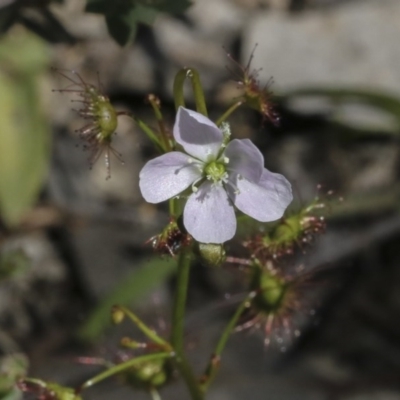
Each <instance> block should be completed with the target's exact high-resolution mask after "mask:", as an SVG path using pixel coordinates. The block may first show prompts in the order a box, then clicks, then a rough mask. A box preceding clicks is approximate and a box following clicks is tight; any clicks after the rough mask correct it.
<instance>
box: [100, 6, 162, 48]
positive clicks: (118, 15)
mask: <svg viewBox="0 0 400 400" xmlns="http://www.w3.org/2000/svg"><path fill="white" fill-rule="evenodd" d="M156 15H157V10H155V9H154V8H150V7H143V6H141V5H137V6H134V7H132V8H131V9H129V10H123V9H121V10H120V11H119V12H117V11H115V10H114V11H113V12H112V13H107V14H106V22H107V27H108V30H109V32H110V35H111V36H112V37H113V38H114V39H115V41H116V42H117V43H118V44H119V45H121V46H124V45H126V44H127V43H129V42H132V41H133V39H134V38H135V35H136V31H137V25H138V23H145V24H151V23H153V21H154V19H155V17H156Z"/></svg>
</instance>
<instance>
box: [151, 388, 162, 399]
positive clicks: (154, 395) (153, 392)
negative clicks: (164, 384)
mask: <svg viewBox="0 0 400 400" xmlns="http://www.w3.org/2000/svg"><path fill="white" fill-rule="evenodd" d="M150 395H151V398H152V400H161V396H160V393H158V390H156V389H154V388H152V389H150Z"/></svg>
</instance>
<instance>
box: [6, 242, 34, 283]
mask: <svg viewBox="0 0 400 400" xmlns="http://www.w3.org/2000/svg"><path fill="white" fill-rule="evenodd" d="M30 265H31V260H30V259H29V257H28V256H27V255H26V253H25V252H24V251H23V250H22V249H15V250H8V251H4V252H3V253H0V282H1V281H2V280H4V279H8V278H12V277H14V276H18V275H21V274H23V273H24V272H26V271H27V270H28V269H29V267H30Z"/></svg>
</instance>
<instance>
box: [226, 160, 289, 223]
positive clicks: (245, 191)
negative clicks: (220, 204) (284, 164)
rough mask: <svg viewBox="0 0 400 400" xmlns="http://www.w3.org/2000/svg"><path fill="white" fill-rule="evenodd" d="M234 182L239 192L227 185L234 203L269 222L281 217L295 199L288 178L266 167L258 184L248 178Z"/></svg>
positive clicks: (247, 212) (240, 208) (251, 214)
mask: <svg viewBox="0 0 400 400" xmlns="http://www.w3.org/2000/svg"><path fill="white" fill-rule="evenodd" d="M233 184H234V185H235V186H236V187H237V189H239V194H235V192H234V188H233V187H232V186H227V190H228V193H229V196H230V198H231V199H232V201H233V203H234V204H235V206H236V207H237V208H238V209H239V210H240V211H242V212H243V213H245V214H247V215H249V216H250V217H252V218H254V219H256V220H257V221H261V222H269V221H275V220H277V219H279V218H281V217H282V216H283V213H284V212H285V210H286V208H287V206H288V205H289V204H290V203H291V201H292V200H293V196H292V189H291V185H290V183H289V182H288V180H287V179H286V178H285V177H284V176H283V175H280V174H275V173H273V172H270V171H268V170H267V169H265V168H264V170H263V173H262V176H261V179H260V181H259V183H258V184H256V183H252V182H250V181H248V180H247V179H236V180H235V181H234V182H233Z"/></svg>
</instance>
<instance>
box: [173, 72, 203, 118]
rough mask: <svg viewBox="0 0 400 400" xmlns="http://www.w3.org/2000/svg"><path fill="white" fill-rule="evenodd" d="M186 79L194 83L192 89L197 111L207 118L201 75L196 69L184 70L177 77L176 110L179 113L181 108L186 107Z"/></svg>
mask: <svg viewBox="0 0 400 400" xmlns="http://www.w3.org/2000/svg"><path fill="white" fill-rule="evenodd" d="M186 78H189V79H190V80H191V82H192V89H193V94H194V99H195V103H196V110H197V111H198V112H199V113H200V114H203V115H205V116H207V115H208V113H207V106H206V101H205V98H204V92H203V87H202V86H201V82H200V76H199V73H198V72H197V71H196V70H195V69H194V68H183V69H181V70H180V71H179V72H178V73H177V74H176V76H175V80H174V99H175V108H176V110H177V111H178V108H179V107H180V106H182V107H185V98H184V94H183V86H184V83H185V80H186Z"/></svg>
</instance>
